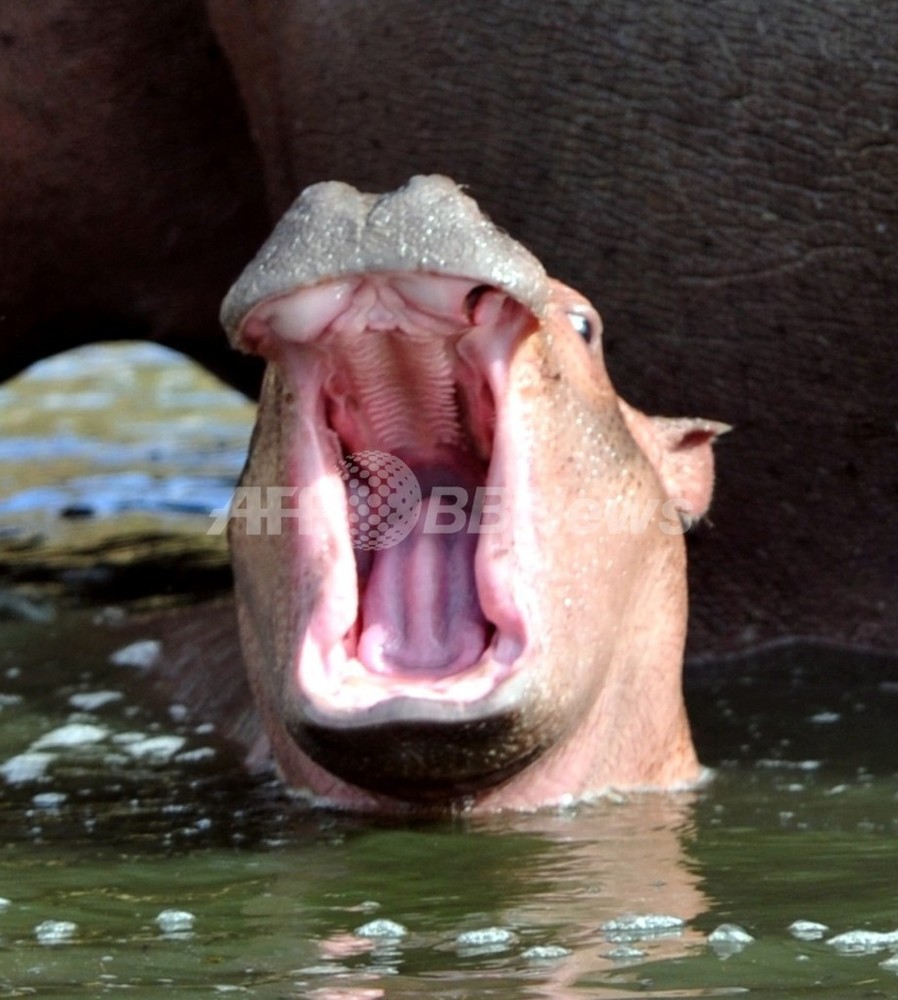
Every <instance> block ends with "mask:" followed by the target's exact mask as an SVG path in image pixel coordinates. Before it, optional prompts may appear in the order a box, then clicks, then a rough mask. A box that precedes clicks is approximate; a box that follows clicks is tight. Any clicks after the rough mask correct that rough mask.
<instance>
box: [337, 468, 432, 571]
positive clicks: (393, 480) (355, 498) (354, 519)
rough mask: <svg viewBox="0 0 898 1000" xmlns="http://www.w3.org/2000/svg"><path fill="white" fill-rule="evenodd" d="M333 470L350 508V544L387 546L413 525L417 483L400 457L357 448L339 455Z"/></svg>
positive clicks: (418, 504)
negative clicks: (346, 453)
mask: <svg viewBox="0 0 898 1000" xmlns="http://www.w3.org/2000/svg"><path fill="white" fill-rule="evenodd" d="M336 470H337V473H338V475H339V476H340V478H341V479H342V480H343V483H344V485H345V487H346V497H347V503H348V504H349V506H350V507H352V508H354V513H352V514H351V516H350V526H349V532H350V537H351V539H352V545H353V548H356V549H361V550H363V551H369V552H370V551H374V550H377V549H388V548H390V547H392V546H393V545H397V544H398V543H399V542H401V541H402V540H403V539H404V538H405V537H406V536H407V535H408V534H409V532H410V531H411V530H412V528H414V526H415V523H416V522H417V520H418V515H419V513H420V509H421V486H420V484H419V483H418V479H417V477H416V476H415V474H414V473H413V472H412V470H411V469H410V468H409V467H408V466H407V465H406V464H405V462H403V461H402V459H401V458H397V457H396V455H391V454H390V453H389V452H385V451H373V450H369V451H360V452H356V453H354V454H352V455H347V456H346V458H344V459H341V460H340V461H339V462H338V463H337V466H336ZM363 501H364V502H363Z"/></svg>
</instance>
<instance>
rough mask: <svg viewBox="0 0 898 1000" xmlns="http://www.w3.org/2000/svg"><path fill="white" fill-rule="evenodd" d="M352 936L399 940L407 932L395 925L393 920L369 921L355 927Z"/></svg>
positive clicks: (400, 925) (399, 925) (400, 926)
mask: <svg viewBox="0 0 898 1000" xmlns="http://www.w3.org/2000/svg"><path fill="white" fill-rule="evenodd" d="M353 934H357V935H358V936H359V937H366V938H401V937H405V935H406V934H408V930H407V929H406V928H405V927H403V926H402V924H397V923H396V921H395V920H386V919H383V918H381V919H378V920H369V921H368V923H367V924H362V926H361V927H356V929H355V930H354V931H353Z"/></svg>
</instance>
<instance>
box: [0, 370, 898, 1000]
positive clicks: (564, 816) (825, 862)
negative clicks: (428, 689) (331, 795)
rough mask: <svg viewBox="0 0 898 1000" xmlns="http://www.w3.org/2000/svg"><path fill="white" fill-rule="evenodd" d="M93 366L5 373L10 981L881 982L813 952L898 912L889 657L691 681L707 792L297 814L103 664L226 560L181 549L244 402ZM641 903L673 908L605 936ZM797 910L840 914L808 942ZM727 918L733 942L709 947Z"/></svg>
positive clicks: (514, 993)
mask: <svg viewBox="0 0 898 1000" xmlns="http://www.w3.org/2000/svg"><path fill="white" fill-rule="evenodd" d="M141 357H142V358H143V361H140V358H141ZM94 358H95V360H96V356H94ZM97 363H98V364H101V365H106V364H111V365H112V366H113V367H112V371H113V372H114V373H115V372H118V373H119V374H120V383H121V386H122V388H121V390H113V389H107V388H97V384H96V380H95V381H94V382H88V383H87V384H84V385H82V384H81V383H79V384H78V385H79V387H78V393H79V394H80V396H77V398H76V402H77V401H78V399H80V406H81V411H80V414H81V416H80V417H79V416H78V413H77V412H76V413H74V415H73V413H72V412H70V411H69V410H68V409H67V408H66V407H65V405H64V401H65V394H66V392H68V391H69V390H72V392H73V393H74V388H73V384H72V382H71V380H72V379H73V378H75V379H83V378H84V374H83V366H82V365H80V364H76V365H74V366H72V365H69V366H68V367H66V364H65V363H64V362H60V364H61V368H59V367H58V368H57V369H56V373H55V374H54V372H53V371H52V370H51V371H50V373H49V374H46V373H45V375H44V376H43V377H44V382H43V383H42V384H41V386H40V387H38V388H37V389H35V388H34V386H23V385H21V384H18V383H16V384H12V385H11V386H10V387H8V388H6V389H4V390H2V392H3V393H4V395H3V397H2V402H3V403H4V410H3V416H2V419H3V421H4V422H5V424H6V427H5V429H4V435H5V437H6V439H7V441H10V440H13V441H17V442H19V443H18V444H17V445H16V447H15V448H13V447H11V446H9V445H7V449H6V451H5V452H3V451H0V541H2V542H3V545H4V546H5V548H3V547H2V546H0V551H2V553H3V559H4V563H3V566H0V570H3V571H4V572H5V574H6V575H5V577H3V579H5V583H6V590H5V592H4V594H3V595H2V596H3V598H4V599H3V603H2V607H0V614H2V615H3V616H4V620H2V621H0V769H2V771H0V774H2V777H0V845H2V846H0V897H3V899H4V900H6V901H7V902H6V903H4V904H0V996H10V997H12V996H38V997H60V998H62V997H65V998H73V997H82V996H83V997H97V996H105V995H107V994H112V995H114V994H116V993H118V992H120V991H124V993H125V995H128V994H130V995H132V996H136V997H149V996H157V995H158V996H160V997H163V996H164V997H171V998H178V997H217V996H222V995H228V994H234V995H237V996H248V997H262V998H292V997H315V998H331V997H333V998H351V997H352V998H369V997H381V996H382V997H436V998H453V1000H457V998H463V997H496V998H503V1000H504V998H512V997H515V998H517V997H521V998H561V1000H563V998H566V997H570V998H575V997H576V998H605V997H607V998H611V997H629V996H634V995H643V996H650V997H704V996H733V995H743V994H747V995H749V996H754V997H757V998H762V1000H774V998H777V1000H780V998H799V997H801V998H815V1000H816V998H837V997H838V998H842V997H846V996H858V997H898V968H896V964H898V963H896V962H894V961H890V960H892V958H893V952H894V953H895V954H898V941H896V942H895V943H893V944H892V946H891V947H889V946H888V945H882V946H880V947H878V948H876V949H874V946H873V945H872V944H868V946H867V948H866V950H860V951H850V950H846V949H845V948H844V947H843V948H839V947H838V946H837V945H835V944H831V943H829V942H830V941H831V939H832V938H833V937H835V936H836V935H841V934H843V933H845V932H848V931H853V930H868V931H879V932H891V931H894V930H895V929H896V928H898V775H896V770H898V769H896V766H895V753H894V719H895V709H896V707H898V683H896V680H895V674H894V671H893V670H891V668H890V665H889V664H888V663H887V662H885V661H884V660H883V659H880V658H875V657H860V656H847V655H846V654H843V653H839V652H837V651H835V652H834V651H826V650H816V649H813V648H806V649H803V650H797V651H796V650H788V649H784V650H774V651H770V652H768V653H767V654H765V655H764V656H758V657H754V658H752V659H751V660H746V661H742V662H734V663H732V664H728V665H726V666H721V667H717V668H714V667H712V666H707V665H705V666H704V667H702V669H694V670H692V671H690V674H689V684H688V694H689V703H690V714H691V717H692V719H693V722H694V726H695V731H696V737H697V741H698V744H699V747H700V751H701V755H702V757H703V759H704V760H705V762H706V763H708V764H710V765H712V766H714V768H715V769H716V776H715V778H714V780H713V781H712V782H711V783H710V784H709V785H708V786H707V787H705V788H703V789H701V790H699V791H696V792H693V793H689V794H682V795H673V796H663V795H646V796H625V797H615V798H612V799H605V800H602V801H599V802H596V803H593V804H590V805H582V806H579V807H577V808H573V809H570V810H566V811H561V812H548V813H540V814H534V815H524V816H520V815H518V816H516V815H511V816H497V817H491V818H482V819H465V818H459V819H456V820H453V821H447V822H444V823H428V824H402V823H396V822H383V821H374V820H367V819H360V818H352V817H346V816H337V815H330V814H317V813H310V812H309V811H308V810H306V809H305V808H304V807H303V806H302V804H301V803H299V802H296V801H294V800H291V799H290V798H289V797H288V796H287V795H286V794H285V792H284V791H283V789H281V788H280V787H279V786H278V785H277V783H273V782H269V781H265V780H262V779H258V780H253V779H250V778H248V777H247V776H246V775H245V774H244V773H243V772H242V771H241V769H240V768H239V765H238V762H237V761H236V760H235V759H234V758H233V757H232V756H231V755H230V753H229V751H228V749H227V748H226V747H225V746H224V745H223V744H221V743H220V742H219V740H218V739H217V735H216V733H215V731H214V729H212V728H210V727H209V726H208V725H206V724H204V722H203V720H198V719H192V718H190V717H189V716H188V715H186V713H185V712H184V711H183V710H182V709H181V708H180V707H179V706H176V705H175V706H172V705H170V704H168V702H167V701H166V700H165V699H164V698H163V699H161V700H160V699H156V698H153V697H151V696H150V695H149V693H148V691H147V689H146V683H145V682H144V680H143V679H142V673H141V671H140V670H139V669H138V668H135V667H128V666H122V665H116V664H114V663H112V662H110V659H109V654H110V651H111V650H114V649H115V648H117V646H118V645H119V640H118V639H117V631H116V629H117V628H118V620H119V618H120V617H121V614H122V613H123V609H125V610H126V606H127V608H130V607H133V606H135V603H136V604H137V605H140V604H141V603H142V602H144V603H145V602H146V600H148V599H151V598H152V597H153V595H154V594H156V592H157V591H158V590H159V589H160V587H159V581H160V580H163V581H164V580H166V579H168V581H169V582H168V584H167V587H168V591H169V593H168V597H169V598H171V599H175V598H178V597H181V598H182V597H183V596H184V591H185V590H186V589H187V585H186V584H185V582H184V574H185V573H186V574H187V577H186V578H187V579H188V580H189V581H191V582H196V581H200V582H209V581H210V580H211V579H212V577H210V576H209V575H208V574H209V573H211V572H212V569H211V568H214V567H218V568H220V567H221V565H222V562H223V559H224V556H223V552H222V550H221V548H220V543H219V541H215V540H213V541H211V542H207V541H205V540H203V541H202V542H200V541H197V539H198V538H202V539H205V536H204V531H203V528H204V525H205V524H206V523H207V520H208V518H207V512H208V509H209V508H210V507H213V506H215V505H216V504H217V503H219V498H220V494H221V491H222V490H224V491H226V489H227V484H228V482H229V481H232V477H233V476H234V475H236V469H237V468H239V446H240V440H241V435H245V433H246V422H247V420H248V411H246V410H244V409H242V408H241V406H240V405H239V404H238V402H237V401H235V400H234V399H232V398H230V397H228V399H227V400H226V401H224V402H220V403H218V402H214V401H211V400H210V398H209V397H208V396H206V395H205V393H206V392H207V391H211V389H209V388H208V387H207V386H206V384H205V383H200V386H201V390H202V391H200V388H197V383H195V382H194V381H192V379H191V377H190V376H188V375H186V374H184V372H183V370H181V369H176V370H175V373H174V374H172V373H171V372H170V371H169V367H168V362H165V363H163V359H160V357H159V356H158V355H146V354H143V355H140V354H138V362H137V363H136V364H132V365H131V367H128V366H127V365H126V364H125V362H124V361H123V359H122V356H117V357H116V358H115V359H114V360H113V361H112V362H97ZM134 372H136V373H137V374H136V375H135V374H133V373H134ZM129 373H130V374H129ZM107 381H108V378H107V379H106V380H105V381H104V382H103V385H104V386H105V384H106V382H107ZM113 382H114V383H115V380H113ZM166 385H168V386H169V387H171V385H175V386H177V387H178V388H177V391H175V390H171V391H163V390H162V389H160V386H162V387H163V389H164V387H165V386H166ZM197 393H199V395H196V394H197ZM110 396H115V397H116V399H117V404H116V405H117V406H118V410H117V411H116V412H117V413H118V414H119V416H118V417H117V418H116V419H115V421H114V422H113V424H114V426H113V427H112V428H111V429H110V426H109V419H108V417H104V416H103V413H102V412H101V411H102V410H103V407H104V406H106V405H107V404H108V403H109V402H110V398H109V397H110ZM104 398H105V402H104V401H103V400H104ZM47 399H49V403H50V404H52V406H51V405H45V402H46V400H47ZM138 400H139V402H137V401H138ZM166 400H168V404H167V405H164V404H165V401H166ZM160 401H161V402H160ZM123 402H124V403H126V404H127V409H126V411H125V416H123V415H122V409H121V407H122V405H123ZM151 403H153V404H154V405H156V404H158V405H157V406H156V409H155V410H152V407H151V406H150V404H151ZM34 407H36V410H34V409H33V408H34ZM54 407H55V409H54ZM219 407H220V408H219ZM76 410H77V407H76ZM151 410H152V412H151ZM201 411H202V412H204V413H212V414H214V418H213V420H212V426H211V428H210V426H209V423H208V422H207V421H203V420H200V419H199V415H200V412H201ZM238 411H239V412H238ZM125 417H127V419H126V418H125ZM61 420H62V421H69V423H68V425H67V426H68V430H65V429H63V431H60V427H59V421H61ZM11 421H12V422H13V423H14V430H15V433H13V432H12V431H11V430H10V422H11ZM104 421H105V423H104ZM110 440H111V441H112V442H113V444H110V445H104V444H103V442H104V441H107V442H108V441H110ZM29 442H31V447H30V450H29ZM113 445H114V446H113ZM163 445H164V447H163ZM124 446H127V447H124ZM40 449H43V451H41V450H40ZM129 449H130V450H129ZM38 453H39V455H40V456H42V457H40V458H39V459H37V460H36V459H35V457H34V456H35V454H38ZM73 456H74V457H73ZM134 473H137V474H138V478H136V479H134V480H132V481H131V482H132V485H131V487H129V486H128V482H129V480H128V476H130V475H132V474H134ZM85 476H88V477H89V476H95V477H97V478H96V479H95V480H94V481H93V483H92V484H88V485H87V486H85V485H84V483H83V482H79V481H80V480H82V479H83V477H85ZM141 476H142V477H143V478H139V477H141ZM229 477H230V478H229ZM172 482H174V483H176V484H177V483H180V484H181V486H183V487H184V488H183V489H182V490H180V492H179V494H178V495H179V496H180V499H179V500H178V502H177V503H172V502H171V497H172V495H173V494H172V485H171V484H172ZM38 487H40V489H41V490H43V491H45V492H42V493H38V492H34V490H36V489H37V488H38ZM129 490H132V491H133V492H130V493H129ZM185 498H186V499H185ZM4 503H6V506H5V507H4V506H3V504H4ZM92 504H93V505H94V508H95V509H89V508H91V505H92ZM122 538H127V539H128V544H123V543H121V539H122ZM172 538H174V539H175V540H176V543H175V544H174V545H173V543H172V541H171V540H172ZM184 550H187V551H188V552H189V554H190V558H189V559H188V560H187V561H186V563H183V564H181V563H175V564H173V563H172V557H173V552H174V553H177V552H179V551H184ZM110 551H112V552H113V554H114V555H115V554H116V553H117V555H116V557H115V558H112V557H111V556H110V555H109V553H110ZM160 553H161V555H160ZM173 565H174V567H175V568H174V569H173V568H172V567H173ZM98 567H99V568H100V569H102V572H101V573H100V574H99V577H98V576H97V569H98ZM160 567H163V568H162V569H161V570H160ZM165 567H167V570H166V569H165ZM210 567H211V568H210ZM152 568H155V569H156V570H159V574H158V575H154V574H153V573H151V572H149V569H152ZM166 572H167V573H168V577H166ZM191 573H193V574H194V575H193V576H191V575H190V574H191ZM173 576H174V577H176V579H171V577H173ZM98 579H99V580H100V583H102V581H104V580H105V583H103V585H102V586H101V585H100V583H98V582H97V581H98ZM123 579H126V580H127V581H129V582H128V587H130V588H132V590H133V592H132V590H129V591H128V594H127V597H128V598H129V600H128V601H127V602H125V601H124V600H116V601H111V600H110V597H115V595H116V593H117V592H118V593H119V594H122V593H123V591H122V590H121V587H122V583H121V581H122V580H123ZM217 580H218V577H214V581H217ZM214 581H213V582H214ZM141 584H142V586H143V591H144V592H143V593H138V592H137V591H138V590H139V589H140V587H139V585H141ZM162 589H165V588H162ZM210 589H214V587H210ZM132 598H133V600H132ZM121 642H122V643H124V640H121ZM73 727H78V728H73ZM29 768H30V771H29ZM166 911H181V912H183V913H186V914H189V917H182V918H180V922H178V919H177V918H175V917H171V916H169V920H170V921H173V923H171V924H166V922H165V917H164V914H165V913H166ZM160 915H163V916H162V918H161V920H160ZM634 915H636V916H639V915H643V916H645V915H651V916H655V917H660V916H666V917H675V918H678V920H679V921H680V923H678V924H676V925H673V926H668V927H667V928H666V930H664V931H658V930H656V931H655V932H654V933H652V932H649V931H647V930H639V929H638V927H637V928H636V929H631V930H630V931H626V929H625V930H621V929H620V928H619V927H618V929H617V930H615V929H614V925H610V924H609V922H611V921H615V920H618V921H620V920H621V918H626V917H627V916H634ZM377 920H380V921H390V922H391V923H390V924H386V925H385V924H383V923H381V924H380V925H378V924H376V923H375V924H373V925H372V922H373V921H377ZM796 920H808V921H816V922H819V923H822V924H825V925H827V927H828V930H826V931H824V932H822V934H823V936H822V938H820V939H818V940H810V941H808V940H800V939H798V938H796V937H795V936H794V935H793V933H792V932H791V931H790V930H789V927H790V925H791V924H792V923H793V922H794V921H796ZM49 921H56V922H57V924H56V925H55V936H54V925H51V924H48V922H49ZM61 922H65V924H66V925H69V926H68V927H67V928H66V926H64V925H62V923H61ZM722 924H736V925H738V926H739V927H741V928H742V929H743V930H744V931H745V932H746V933H747V934H748V935H750V936H751V940H749V941H748V942H747V943H745V944H744V945H743V946H742V947H741V949H740V948H739V947H737V946H734V945H732V944H730V945H726V944H717V943H715V942H714V940H713V933H712V932H714V931H715V929H716V928H718V927H719V926H720V925H722ZM72 925H73V926H72ZM379 927H380V929H381V930H383V929H384V928H386V930H387V931H391V933H388V934H386V936H377V934H376V931H377V930H378V928H379ZM478 931H489V933H487V934H485V935H480V936H479V937H478V936H476V935H475V936H474V937H473V938H471V937H467V938H466V937H465V935H470V934H471V932H478ZM884 963H885V964H884Z"/></svg>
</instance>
